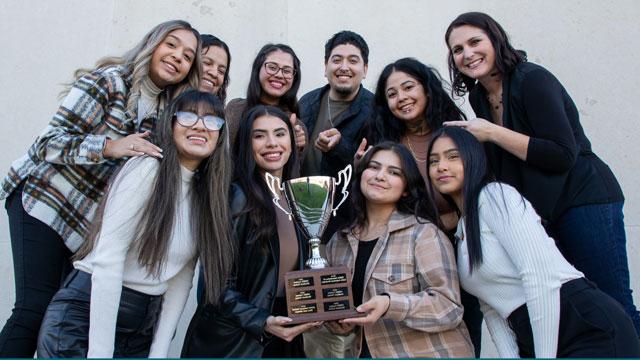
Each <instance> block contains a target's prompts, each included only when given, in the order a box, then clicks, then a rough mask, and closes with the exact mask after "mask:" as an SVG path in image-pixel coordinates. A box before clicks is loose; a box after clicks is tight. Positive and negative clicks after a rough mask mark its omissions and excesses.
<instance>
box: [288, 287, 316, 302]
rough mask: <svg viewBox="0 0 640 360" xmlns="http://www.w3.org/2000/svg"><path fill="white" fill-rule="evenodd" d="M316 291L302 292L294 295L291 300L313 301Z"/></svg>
mask: <svg viewBox="0 0 640 360" xmlns="http://www.w3.org/2000/svg"><path fill="white" fill-rule="evenodd" d="M315 298H316V291H315V290H302V291H298V292H296V293H295V295H294V296H293V300H295V301H301V300H315Z"/></svg>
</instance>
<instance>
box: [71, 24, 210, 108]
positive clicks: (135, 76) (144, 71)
mask: <svg viewBox="0 0 640 360" xmlns="http://www.w3.org/2000/svg"><path fill="white" fill-rule="evenodd" d="M179 29H183V30H188V31H190V32H192V33H193V35H194V36H195V37H196V40H197V43H198V46H197V48H196V54H195V58H194V61H193V63H192V64H191V68H190V69H189V73H188V74H187V76H186V77H185V78H184V79H183V80H182V81H181V82H179V83H177V84H173V85H169V86H167V87H166V88H165V89H163V90H164V91H163V93H162V94H161V95H160V96H161V98H160V100H161V104H162V103H164V104H167V103H168V102H169V101H170V100H171V99H173V98H174V97H175V96H177V95H178V94H179V93H180V92H182V91H183V90H185V89H187V88H194V89H197V88H198V87H199V85H200V78H201V76H202V74H201V73H202V57H201V56H202V55H201V53H202V47H201V45H200V44H201V42H200V33H198V30H196V29H194V28H193V27H191V25H190V24H189V23H188V22H186V21H184V20H169V21H165V22H163V23H160V24H158V25H156V26H155V27H154V28H153V29H151V30H150V31H149V32H148V33H147V34H146V35H145V36H144V37H143V38H142V40H140V42H138V43H137V44H136V45H135V46H134V47H133V48H131V49H129V50H128V51H126V52H125V53H124V54H123V55H122V56H107V57H104V58H101V59H100V60H98V62H97V63H96V65H95V67H94V68H93V69H86V68H81V69H78V70H76V71H75V72H74V74H73V77H74V80H73V81H72V82H70V83H68V84H66V86H65V89H64V90H63V91H62V93H61V94H60V95H61V96H64V95H66V94H67V93H68V92H69V90H71V87H72V86H73V83H74V82H75V81H78V80H79V79H80V78H81V77H82V76H84V75H86V74H88V73H90V72H92V71H95V70H97V69H100V68H105V67H109V66H121V67H123V68H124V73H125V76H126V77H127V78H128V80H129V81H130V83H131V89H130V91H129V97H128V98H127V111H135V109H136V108H137V107H138V99H139V98H140V87H141V85H142V82H143V80H144V78H145V77H147V76H148V74H149V65H150V63H151V57H152V56H153V52H154V51H155V50H156V48H157V47H158V45H160V44H161V43H162V41H163V40H164V39H165V38H166V37H167V35H168V34H169V33H170V32H172V31H174V30H179Z"/></svg>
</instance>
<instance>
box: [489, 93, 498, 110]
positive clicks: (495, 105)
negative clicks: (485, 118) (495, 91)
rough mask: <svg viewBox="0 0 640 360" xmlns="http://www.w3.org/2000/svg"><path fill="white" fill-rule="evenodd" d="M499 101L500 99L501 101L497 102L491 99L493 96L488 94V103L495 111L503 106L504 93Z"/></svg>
mask: <svg viewBox="0 0 640 360" xmlns="http://www.w3.org/2000/svg"><path fill="white" fill-rule="evenodd" d="M498 99H500V100H498V101H497V102H496V101H493V100H492V99H491V96H490V95H489V94H487V101H488V102H489V104H490V105H491V107H492V108H494V109H495V110H498V109H500V107H501V106H502V93H500V95H499V96H498Z"/></svg>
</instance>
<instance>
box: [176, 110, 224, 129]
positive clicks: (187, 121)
mask: <svg viewBox="0 0 640 360" xmlns="http://www.w3.org/2000/svg"><path fill="white" fill-rule="evenodd" d="M174 116H175V117H176V120H177V121H178V124H180V125H182V126H184V127H192V126H193V125H195V124H196V123H197V122H198V120H202V123H203V124H204V127H205V128H206V129H207V130H209V131H216V130H220V129H222V126H223V125H224V119H223V118H221V117H219V116H215V115H204V116H198V114H195V113H192V112H190V111H178V112H176V114H175V115H174Z"/></svg>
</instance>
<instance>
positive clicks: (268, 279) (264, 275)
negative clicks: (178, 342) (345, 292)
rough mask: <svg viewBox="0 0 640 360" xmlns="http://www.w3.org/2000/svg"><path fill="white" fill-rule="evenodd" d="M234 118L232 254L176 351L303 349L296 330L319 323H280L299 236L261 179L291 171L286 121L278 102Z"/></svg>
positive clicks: (298, 352) (287, 352)
mask: <svg viewBox="0 0 640 360" xmlns="http://www.w3.org/2000/svg"><path fill="white" fill-rule="evenodd" d="M278 71H281V70H278ZM241 125H242V126H240V130H239V133H238V140H237V142H236V144H235V148H234V152H235V153H236V156H237V160H236V164H235V168H234V173H235V175H234V183H233V184H232V190H231V193H232V195H231V199H230V201H231V202H230V204H231V212H232V219H233V224H232V226H233V232H234V238H235V239H236V241H237V244H236V247H237V248H238V249H240V252H239V256H238V259H237V263H236V266H235V267H234V268H235V271H234V273H233V275H232V277H231V280H230V281H229V282H228V285H227V287H226V289H225V290H224V293H223V296H222V303H221V304H219V305H218V306H214V305H213V304H211V303H207V302H206V301H201V302H200V305H199V308H198V310H197V311H196V314H195V315H194V317H193V318H192V319H191V324H190V325H189V330H188V332H187V336H186V338H185V343H184V347H183V349H182V356H183V357H219V358H222V357H279V358H282V357H304V350H303V347H302V336H301V335H300V334H301V333H302V332H304V331H306V330H308V329H311V328H313V327H314V326H317V325H319V323H306V324H299V325H295V326H287V323H289V322H290V321H291V319H290V318H288V317H286V314H287V310H286V300H285V295H284V274H285V273H286V272H288V271H292V270H300V269H302V268H303V264H304V260H305V251H304V249H305V245H304V243H303V239H304V238H303V235H302V234H301V233H300V232H299V231H298V230H297V229H295V227H294V225H293V223H292V222H291V221H290V220H289V219H288V218H287V215H285V214H284V213H282V212H281V211H277V212H276V211H275V206H274V205H273V201H272V195H271V193H270V191H269V189H268V188H267V183H266V179H265V173H270V174H272V175H274V176H278V177H280V178H281V179H282V180H283V181H286V180H288V179H291V177H292V172H293V167H294V165H295V164H296V162H297V156H298V155H297V154H298V152H297V149H296V147H295V143H294V138H293V128H292V126H291V123H290V122H289V119H288V118H287V115H286V114H285V113H284V112H283V111H282V110H280V109H278V108H276V107H273V106H264V105H258V106H256V107H255V108H253V109H252V110H250V111H249V112H248V113H247V116H246V117H245V118H243V121H242V124H241ZM281 206H285V207H286V206H287V205H286V204H285V203H284V202H283V203H281ZM205 294H206V290H205ZM211 339H216V341H211ZM267 339H268V341H267Z"/></svg>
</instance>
